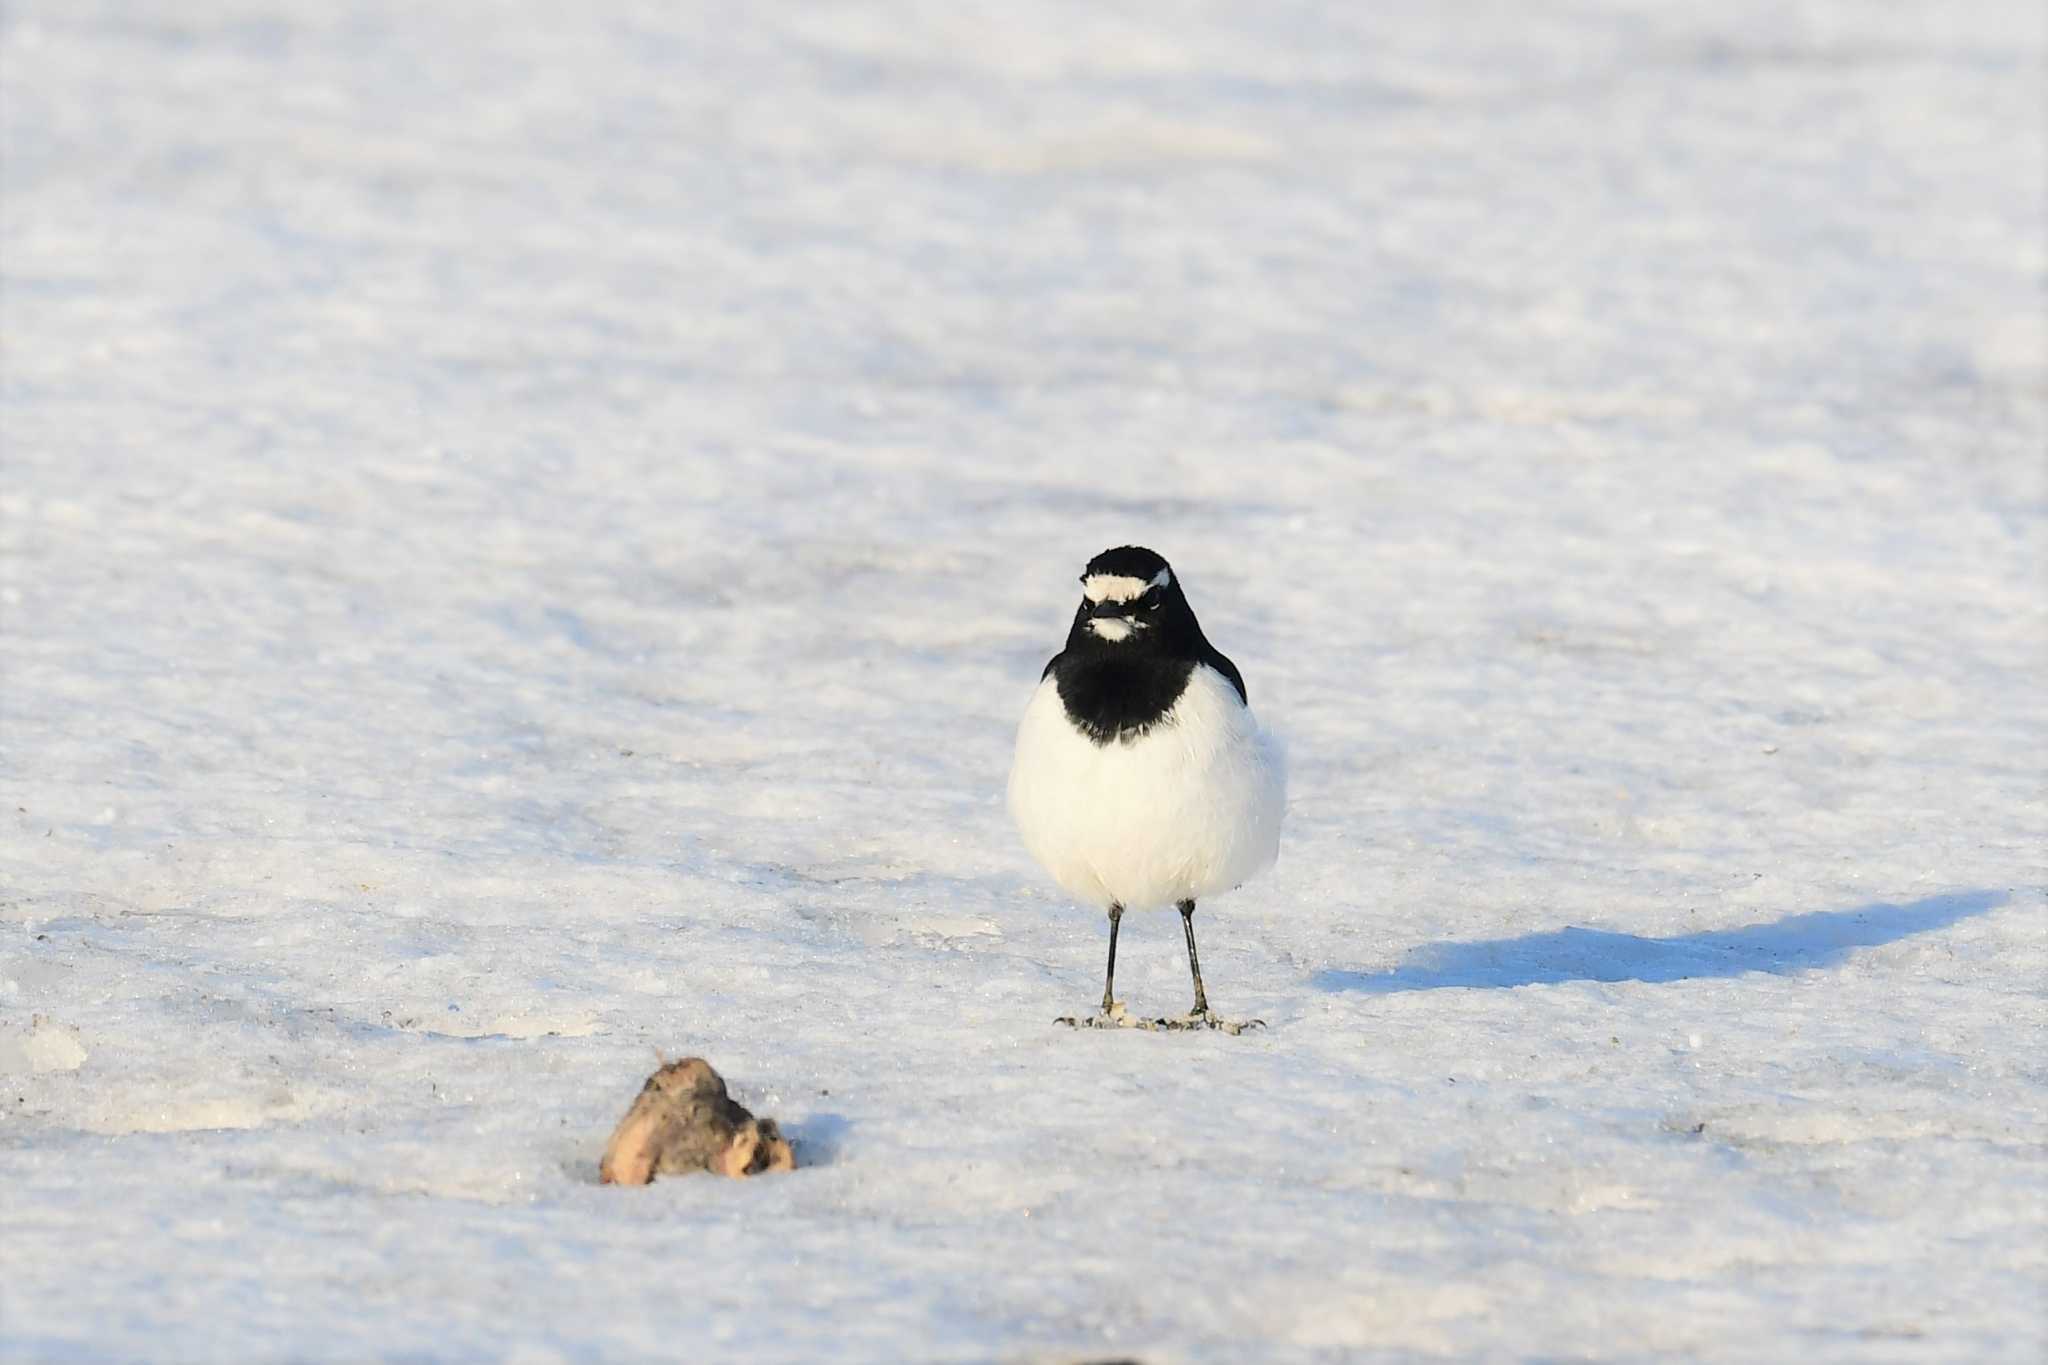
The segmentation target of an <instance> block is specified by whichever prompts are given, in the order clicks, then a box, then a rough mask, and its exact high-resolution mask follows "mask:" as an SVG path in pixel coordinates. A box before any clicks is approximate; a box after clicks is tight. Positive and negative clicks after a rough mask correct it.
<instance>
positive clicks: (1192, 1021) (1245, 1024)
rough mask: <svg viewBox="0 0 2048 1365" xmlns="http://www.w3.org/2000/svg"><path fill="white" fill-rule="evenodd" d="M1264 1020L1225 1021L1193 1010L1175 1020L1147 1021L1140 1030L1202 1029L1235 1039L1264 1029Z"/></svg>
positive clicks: (1178, 1031)
mask: <svg viewBox="0 0 2048 1365" xmlns="http://www.w3.org/2000/svg"><path fill="white" fill-rule="evenodd" d="M1265 1026H1266V1021H1265V1020H1263V1019H1224V1018H1222V1017H1220V1016H1218V1015H1214V1014H1211V1013H1210V1012H1209V1011H1208V1010H1193V1011H1190V1012H1189V1013H1187V1014H1183V1015H1181V1016H1180V1017H1178V1018H1175V1019H1147V1020H1146V1021H1145V1022H1143V1023H1142V1024H1139V1025H1138V1027H1139V1028H1148V1029H1156V1030H1158V1031H1160V1032H1162V1033H1193V1032H1197V1031H1199V1030H1202V1029H1215V1030H1217V1031H1218V1032H1220V1033H1227V1034H1229V1035H1231V1036H1232V1037H1233V1038H1234V1037H1236V1036H1237V1035H1238V1034H1240V1033H1244V1032H1247V1031H1249V1030H1251V1029H1255V1028H1264V1027H1265Z"/></svg>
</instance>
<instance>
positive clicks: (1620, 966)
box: [1311, 891, 2008, 995]
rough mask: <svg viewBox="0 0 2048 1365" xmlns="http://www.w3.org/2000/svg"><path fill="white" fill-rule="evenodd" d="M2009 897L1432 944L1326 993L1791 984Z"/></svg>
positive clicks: (1331, 974)
mask: <svg viewBox="0 0 2048 1365" xmlns="http://www.w3.org/2000/svg"><path fill="white" fill-rule="evenodd" d="M2007 899H2008V897H2007V896H2006V894H2005V893H2004V892H2002V891H1957V892H1951V893H1950V894H1948V895H1943V896H1928V897H1927V898H1925V899H1924V900H1917V901H1913V902H1911V903H1910V904H1907V905H1893V904H1890V903H1887V902H1883V901H1879V902H1874V903H1872V904H1870V905H1859V906H1856V907H1855V908H1853V909H1849V910H1814V911H1809V912H1808V913H1806V914H1803V915H1788V916H1787V917H1785V918H1784V919H1780V920H1772V921H1770V922H1768V923H1764V924H1745V925H1743V926H1742V927H1741V928H1739V929H1712V930H1704V931H1702V932H1700V933H1696V934H1680V935H1678V936H1677V937H1675V938H1641V937H1638V936H1637V935H1635V934H1617V933H1613V932H1610V931H1608V930H1605V929H1580V928H1575V927H1568V928H1564V929H1553V930H1550V931H1548V932H1545V933H1540V934H1524V935H1522V936H1521V937H1519V938H1492V939H1482V940H1480V941H1477V942H1472V943H1458V942H1444V943H1428V944H1424V945H1423V946H1421V947H1419V948H1416V949H1414V950H1413V951H1411V952H1410V953H1409V954H1408V958H1407V961H1405V962H1403V963H1402V964H1401V965H1400V966H1398V967H1394V968H1391V969H1390V970H1387V971H1383V972H1354V971H1340V970H1334V969H1333V970H1326V971H1321V972H1317V973H1316V974H1315V976H1314V977H1312V978H1311V981H1312V983H1313V984H1314V985H1315V986H1316V988H1317V989H1319V990H1325V991H1362V992H1364V993H1366V994H1368V995H1392V994H1394V993H1396V992H1398V991H1434V990H1443V989H1446V988H1449V987H1468V988H1469V987H1481V988H1484V987H1493V988H1496V989H1498V988H1504V987H1510V986H1539V985H1551V984H1555V983H1557V982H1561V981H1647V982H1653V983H1662V982H1667V981H1693V980H1698V979H1700V978H1703V977H1718V976H1740V975H1742V974H1743V973H1745V972H1770V973H1774V974H1778V975H1785V974H1787V973H1791V972H1797V971H1805V970H1807V969H1809V968H1814V967H1831V966H1833V965H1835V964H1836V963H1838V962H1840V961H1842V960H1843V959H1844V958H1846V957H1847V956H1848V955H1849V954H1850V953H1851V952H1852V951H1853V950H1855V949H1857V948H1875V947H1877V946H1879V945H1880V944H1885V943H1894V942H1897V941H1898V940H1899V939H1902V938H1908V937H1910V936H1912V935H1914V934H1924V933H1926V932H1928V931H1929V930H1931V929H1940V928H1943V927H1945V926H1947V925H1950V924H1954V923H1955V922H1956V921H1957V920H1961V919H1967V918H1969V917H1970V916H1972V915H1981V914H1983V913H1984V912H1985V911H1987V910H1991V909H1993V908H1995V907H1997V906H2000V905H2003V904H2005V902H2006V900H2007Z"/></svg>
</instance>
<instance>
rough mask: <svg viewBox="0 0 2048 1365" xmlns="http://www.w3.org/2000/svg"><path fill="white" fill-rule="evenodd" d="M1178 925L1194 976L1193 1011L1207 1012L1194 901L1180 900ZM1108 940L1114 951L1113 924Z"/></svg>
mask: <svg viewBox="0 0 2048 1365" xmlns="http://www.w3.org/2000/svg"><path fill="white" fill-rule="evenodd" d="M1180 927H1181V928H1183V929H1185V930H1187V935H1188V970H1189V971H1190V972H1192V973H1194V977H1195V1013H1196V1014H1207V1013H1208V1012H1209V996H1208V993H1207V992H1206V991H1204V990H1203V989H1202V959H1201V958H1200V957H1199V956H1197V955H1196V953H1195V903H1194V902H1193V901H1182V902H1181V903H1180ZM1109 941H1110V945H1111V951H1112V952H1114V951H1115V944H1116V929H1115V927H1114V926H1112V927H1111V929H1110V931H1109Z"/></svg>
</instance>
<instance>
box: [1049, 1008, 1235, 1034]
mask: <svg viewBox="0 0 2048 1365" xmlns="http://www.w3.org/2000/svg"><path fill="white" fill-rule="evenodd" d="M1053 1022H1054V1023H1056V1024H1065V1025H1066V1026H1067V1027H1068V1028H1135V1029H1143V1030H1145V1031H1146V1032H1147V1033H1193V1032H1197V1031H1199V1030H1204V1029H1214V1030H1215V1031H1217V1032H1219V1033H1228V1034H1230V1035H1231V1036H1232V1037H1235V1036H1237V1035H1238V1034H1240V1033H1245V1032H1249V1031H1250V1030H1252V1029H1255V1028H1264V1027H1265V1026H1266V1021H1265V1020H1263V1019H1222V1018H1219V1017H1217V1016H1216V1015H1213V1014H1211V1013H1209V1011H1207V1010H1197V1011H1195V1012H1193V1013H1191V1014H1183V1015H1180V1016H1178V1017H1177V1018H1172V1019H1163V1018H1162V1019H1140V1018H1138V1017H1137V1016H1136V1015H1134V1014H1132V1013H1131V1012H1130V1011H1129V1010H1127V1009H1125V1008H1124V1002H1123V1001H1121V1000H1119V1001H1117V1002H1116V1003H1115V1004H1113V1005H1111V1006H1110V1007H1109V1008H1108V1009H1105V1010H1098V1011H1097V1012H1096V1013H1094V1014H1078V1015H1077V1014H1067V1015H1062V1016H1060V1017H1059V1018H1058V1019H1055V1020H1053Z"/></svg>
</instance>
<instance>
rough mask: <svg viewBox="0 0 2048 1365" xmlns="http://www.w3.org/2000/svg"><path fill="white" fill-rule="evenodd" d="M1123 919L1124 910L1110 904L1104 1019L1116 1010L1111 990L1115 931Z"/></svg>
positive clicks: (1114, 968)
mask: <svg viewBox="0 0 2048 1365" xmlns="http://www.w3.org/2000/svg"><path fill="white" fill-rule="evenodd" d="M1123 917H1124V908H1123V907H1122V906H1121V905H1117V904H1114V903H1112V904H1111V905H1110V907H1109V968H1108V970H1107V971H1105V972H1103V974H1102V1013H1103V1016H1104V1017H1105V1018H1106V1017H1108V1016H1109V1015H1110V1014H1112V1013H1114V1012H1115V1010H1116V995H1115V992H1114V991H1113V990H1112V989H1111V988H1112V987H1113V986H1115V985H1116V931H1117V926H1118V925H1119V924H1121V923H1122V922H1123Z"/></svg>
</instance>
